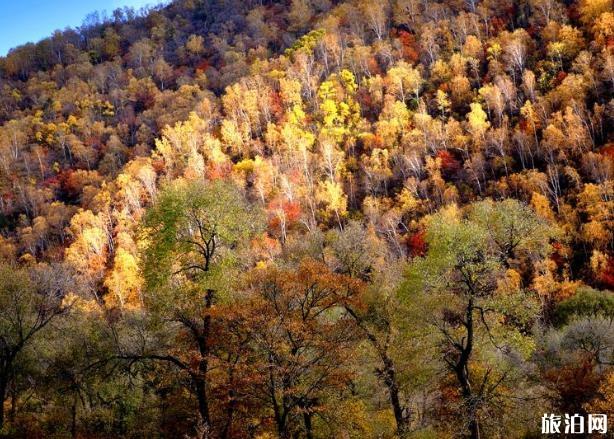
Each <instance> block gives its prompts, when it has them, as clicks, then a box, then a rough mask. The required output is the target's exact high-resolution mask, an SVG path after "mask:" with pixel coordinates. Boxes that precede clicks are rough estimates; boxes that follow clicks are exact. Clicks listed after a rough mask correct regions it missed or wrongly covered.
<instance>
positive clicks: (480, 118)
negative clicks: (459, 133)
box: [467, 102, 490, 138]
mask: <svg viewBox="0 0 614 439" xmlns="http://www.w3.org/2000/svg"><path fill="white" fill-rule="evenodd" d="M467 122H468V123H469V131H470V132H471V134H472V135H473V136H475V137H479V138H483V137H484V133H485V132H486V130H487V129H488V128H489V127H490V122H488V116H487V115H486V112H485V111H484V110H483V109H482V106H481V105H480V104H478V103H477V102H474V103H472V104H471V111H470V112H469V113H468V114H467Z"/></svg>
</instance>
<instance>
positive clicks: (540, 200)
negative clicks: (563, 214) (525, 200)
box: [531, 192, 554, 221]
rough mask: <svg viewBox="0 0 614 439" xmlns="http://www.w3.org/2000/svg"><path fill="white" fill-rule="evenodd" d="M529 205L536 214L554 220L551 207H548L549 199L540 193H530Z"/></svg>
mask: <svg viewBox="0 0 614 439" xmlns="http://www.w3.org/2000/svg"><path fill="white" fill-rule="evenodd" d="M531 207H532V208H533V210H534V211H535V213H536V214H537V215H538V216H540V217H542V218H544V219H547V220H548V221H553V220H554V212H553V211H552V207H550V201H549V200H548V198H546V197H545V196H543V195H542V194H539V193H537V192H533V195H531Z"/></svg>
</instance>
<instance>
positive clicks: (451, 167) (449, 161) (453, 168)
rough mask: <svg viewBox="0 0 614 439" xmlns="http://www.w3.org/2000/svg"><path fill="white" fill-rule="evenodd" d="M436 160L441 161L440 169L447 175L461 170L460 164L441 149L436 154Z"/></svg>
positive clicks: (450, 154)
mask: <svg viewBox="0 0 614 439" xmlns="http://www.w3.org/2000/svg"><path fill="white" fill-rule="evenodd" d="M437 158H440V159H441V169H442V170H443V171H444V172H445V173H446V174H448V175H452V174H454V173H456V172H457V171H458V170H459V169H460V168H461V163H460V161H459V160H457V159H456V158H455V157H454V155H452V153H451V152H450V151H448V150H446V149H442V150H441V151H439V152H438V153H437Z"/></svg>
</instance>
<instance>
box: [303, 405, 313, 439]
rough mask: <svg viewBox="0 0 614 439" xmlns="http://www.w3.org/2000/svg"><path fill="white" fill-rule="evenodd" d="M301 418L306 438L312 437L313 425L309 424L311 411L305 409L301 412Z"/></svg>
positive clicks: (311, 438) (310, 438)
mask: <svg viewBox="0 0 614 439" xmlns="http://www.w3.org/2000/svg"><path fill="white" fill-rule="evenodd" d="M303 420H304V422H305V434H306V437H307V439H313V427H312V426H311V413H309V412H307V411H305V412H304V413H303Z"/></svg>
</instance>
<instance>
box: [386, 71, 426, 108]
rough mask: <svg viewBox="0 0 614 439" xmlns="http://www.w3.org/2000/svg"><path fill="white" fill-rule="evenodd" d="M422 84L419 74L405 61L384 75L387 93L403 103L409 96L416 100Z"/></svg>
mask: <svg viewBox="0 0 614 439" xmlns="http://www.w3.org/2000/svg"><path fill="white" fill-rule="evenodd" d="M423 82H424V80H423V79H422V75H421V74H420V72H419V71H418V70H416V69H414V68H413V67H411V66H410V65H409V64H408V63H406V62H405V61H399V62H398V63H397V64H395V66H394V67H392V68H390V70H388V73H387V74H386V83H387V89H388V91H389V92H390V93H392V94H393V95H394V96H395V97H396V98H397V99H400V100H401V101H403V102H405V101H406V100H407V99H408V98H409V97H410V96H413V97H414V98H415V99H418V96H419V93H420V89H421V88H422V84H423Z"/></svg>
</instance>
